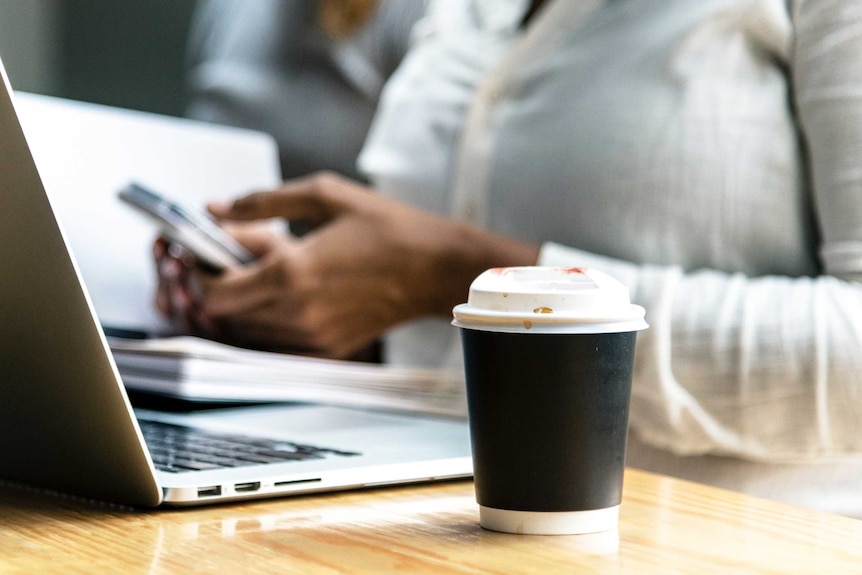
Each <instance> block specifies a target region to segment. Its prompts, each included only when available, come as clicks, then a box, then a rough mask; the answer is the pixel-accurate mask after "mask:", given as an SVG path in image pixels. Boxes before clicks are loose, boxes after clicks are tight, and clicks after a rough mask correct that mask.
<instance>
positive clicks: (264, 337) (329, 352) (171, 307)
mask: <svg viewBox="0 0 862 575" xmlns="http://www.w3.org/2000/svg"><path fill="white" fill-rule="evenodd" d="M211 210H212V211H213V213H214V215H216V216H217V217H220V218H225V219H229V220H233V221H234V222H236V221H249V222H254V221H257V220H260V219H265V218H271V217H283V218H287V219H302V220H305V221H308V222H310V223H311V224H312V225H313V226H314V228H313V230H312V231H311V232H309V233H308V234H306V235H305V236H303V237H302V238H292V237H288V236H281V235H274V234H273V233H272V232H271V231H269V230H261V229H259V228H258V229H249V228H247V227H246V226H240V227H236V226H235V227H234V228H233V229H232V231H233V233H234V234H235V235H236V236H237V238H238V239H239V240H240V241H241V242H243V243H244V244H245V245H246V246H247V247H249V249H251V250H252V251H253V252H254V253H256V254H257V255H258V257H259V259H258V260H257V261H256V262H255V263H254V264H252V265H249V266H243V267H239V268H235V269H230V270H228V271H227V272H225V273H224V274H223V275H221V276H218V277H215V276H210V275H207V274H205V273H202V272H200V271H199V270H195V269H193V268H191V269H189V268H188V267H183V266H182V265H181V262H180V261H178V260H176V259H172V258H165V257H164V256H165V253H164V249H163V248H164V246H162V251H161V253H158V252H157V254H156V255H157V259H159V258H160V257H161V259H162V260H163V261H162V263H161V264H160V268H161V269H162V273H161V274H160V279H161V286H160V288H161V289H160V292H159V298H158V303H159V307H160V309H161V310H162V311H163V312H165V313H166V314H168V315H172V316H176V317H177V318H178V319H180V320H186V326H185V327H186V329H188V330H190V331H193V332H196V333H199V334H201V335H205V336H207V337H213V338H216V339H229V340H232V341H233V342H234V343H238V344H241V345H247V346H251V347H266V348H270V349H272V348H275V349H282V350H292V351H305V352H308V353H312V354H314V355H319V356H326V357H335V358H346V357H351V356H352V354H354V353H355V352H357V351H358V350H360V349H362V348H363V347H365V346H366V345H368V344H370V343H371V342H372V341H374V340H375V339H377V338H379V337H380V336H381V335H382V334H383V333H384V332H385V331H387V330H388V329H390V328H392V327H394V326H396V325H398V324H401V323H403V322H406V321H408V320H411V319H415V318H418V317H424V316H440V317H446V318H449V317H450V316H451V310H452V307H453V306H454V305H456V304H458V303H461V302H462V301H464V298H466V295H467V290H468V288H469V285H470V282H471V281H472V280H473V278H474V277H476V276H477V275H478V274H479V273H481V272H482V271H484V270H485V269H487V268H489V267H495V266H501V265H526V264H533V263H535V261H536V259H537V257H538V246H533V245H530V244H526V243H522V242H518V241H515V240H512V239H509V238H506V237H503V236H499V235H496V234H493V233H491V232H487V231H485V230H481V229H478V228H475V227H472V226H469V225H467V224H464V223H461V222H456V221H452V220H448V219H445V218H442V217H439V216H436V215H433V214H430V213H427V212H424V211H420V210H417V209H415V208H413V207H411V206H408V205H406V204H403V203H401V202H398V201H395V200H393V199H391V198H388V197H385V196H382V195H379V194H376V193H371V192H370V191H369V190H368V188H365V187H364V186H361V185H359V184H356V183H354V182H351V181H350V180H346V179H344V178H341V177H339V176H335V175H333V174H325V173H324V174H318V175H315V176H311V177H307V178H302V179H299V180H293V181H290V182H287V183H285V184H284V186H283V187H282V188H281V189H279V190H276V191H272V192H261V193H254V194H251V195H248V196H245V197H243V198H240V199H238V200H236V201H235V202H232V203H231V204H226V205H222V204H214V205H212V206H211ZM184 270H186V271H184ZM184 274H187V275H188V277H181V276H183V275H184ZM175 280H178V281H175ZM177 285H178V286H180V289H175V287H176V286H177ZM186 285H187V286H189V288H188V289H186V288H185V287H183V286H186Z"/></svg>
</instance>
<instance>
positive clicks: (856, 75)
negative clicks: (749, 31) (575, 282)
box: [539, 0, 862, 462]
mask: <svg viewBox="0 0 862 575" xmlns="http://www.w3.org/2000/svg"><path fill="white" fill-rule="evenodd" d="M792 17H793V21H794V27H795V34H796V35H795V42H794V47H793V53H792V57H791V71H790V72H791V74H790V76H791V77H792V78H793V82H794V84H793V93H794V96H795V105H796V111H797V117H798V120H799V126H800V130H801V133H802V136H803V138H804V139H805V143H806V147H807V152H808V154H809V160H810V170H811V173H810V177H811V181H812V189H813V191H814V197H813V201H814V204H815V206H816V212H817V222H818V225H819V229H820V235H821V246H820V248H821V250H820V251H821V256H822V261H823V269H824V273H823V274H822V275H820V276H818V277H799V278H791V277H779V276H767V277H747V276H744V275H742V274H732V273H723V272H719V271H715V270H697V271H689V272H686V271H684V270H683V269H682V268H680V267H675V266H655V265H637V264H633V263H630V262H624V261H620V260H616V259H612V258H607V257H604V256H599V255H596V254H592V253H587V252H584V251H581V250H577V249H572V248H568V247H564V246H560V245H557V244H551V243H549V244H545V245H544V246H543V248H542V252H541V256H540V259H539V263H540V264H541V265H580V266H591V267H596V268H599V269H603V270H604V271H606V272H607V273H610V274H611V275H614V276H615V277H617V278H618V279H620V281H622V282H623V283H624V284H626V285H627V286H628V288H629V290H630V293H631V296H632V300H633V301H634V302H635V303H638V304H640V305H643V306H644V307H645V308H646V309H647V321H648V322H649V324H650V328H649V329H648V330H646V331H643V332H640V333H639V335H638V344H637V353H636V361H635V377H634V385H633V392H632V405H631V428H632V431H633V432H634V433H636V434H638V436H639V437H640V438H641V439H642V440H643V441H646V442H647V443H649V444H651V445H653V446H655V447H659V448H662V449H665V450H669V451H671V452H674V453H676V454H679V455H695V454H706V453H711V454H718V455H722V454H723V455H732V456H734V457H741V458H747V459H751V460H757V461H772V462H790V461H814V460H824V459H831V458H838V457H846V456H859V455H862V285H860V284H857V283H856V281H857V280H859V279H862V167H860V166H862V60H860V58H859V54H862V4H858V3H852V2H842V1H841V0H816V1H804V0H803V1H798V2H795V3H794V4H793V12H792Z"/></svg>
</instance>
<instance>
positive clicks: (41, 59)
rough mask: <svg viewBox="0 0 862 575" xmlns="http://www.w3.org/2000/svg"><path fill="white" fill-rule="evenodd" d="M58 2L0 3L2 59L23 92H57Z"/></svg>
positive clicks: (1, 0) (24, 0)
mask: <svg viewBox="0 0 862 575" xmlns="http://www.w3.org/2000/svg"><path fill="white" fill-rule="evenodd" d="M58 1H61V0H0V56H2V58H3V63H4V64H5V66H6V71H7V72H8V73H9V78H10V79H11V81H12V84H13V85H14V86H15V87H16V88H18V89H20V90H26V91H28V92H53V91H55V90H57V88H58V87H59V86H58V84H59V78H58V76H57V56H58V54H59V45H58V40H59V36H58V33H59V28H58V26H57V24H58V23H57V7H56V4H57V2H58Z"/></svg>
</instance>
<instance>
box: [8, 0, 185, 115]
mask: <svg viewBox="0 0 862 575" xmlns="http://www.w3.org/2000/svg"><path fill="white" fill-rule="evenodd" d="M193 8H194V0H147V1H144V2H142V1H141V0H0V55H2V57H3V60H4V62H5V64H6V67H7V70H8V72H9V77H10V79H11V80H12V84H13V86H14V87H15V88H17V89H20V90H25V91H29V92H38V93H43V94H49V95H55V96H60V97H64V98H71V99H74V100H85V101H90V102H99V103H103V104H109V105H114V106H120V107H124V108H133V109H139V110H148V111H153V112H160V113H164V114H175V115H180V114H182V111H183V108H184V106H185V92H184V87H183V73H184V54H185V45H186V35H187V33H188V27H189V24H190V21H191V15H192V11H193Z"/></svg>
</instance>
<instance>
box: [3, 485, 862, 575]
mask: <svg viewBox="0 0 862 575" xmlns="http://www.w3.org/2000/svg"><path fill="white" fill-rule="evenodd" d="M0 573H2V574H3V575H12V574H19V573H22V574H23V573H26V574H28V575H29V574H44V573H63V574H68V573H88V574H92V573H118V574H124V575H125V574H136V573H148V574H160V573H180V574H189V573H228V574H243V573H314V574H317V575H328V574H335V573H339V574H345V573H349V574H355V573H374V574H385V573H405V574H422V573H434V574H440V573H462V574H463V573H499V574H513V573H536V574H541V575H548V574H553V573H614V574H616V573H637V574H639V575H650V574H662V575H667V574H672V573H696V574H703V573H722V574H736V573H776V574H781V575H786V574H797V573H818V574H822V573H830V574H838V573H840V574H845V573H862V521H857V520H853V519H847V518H843V517H838V516H835V515H830V514H826V513H818V512H814V511H808V510H804V509H798V508H795V507H789V506H786V505H781V504H777V503H772V502H767V501H763V500H760V499H754V498H751V497H747V496H744V495H738V494H735V493H730V492H727V491H721V490H718V489H713V488H709V487H703V486H699V485H695V484H692V483H687V482H682V481H677V480H673V479H670V478H666V477H662V476H657V475H652V474H648V473H644V472H639V471H635V470H628V471H627V473H626V486H625V497H624V500H623V504H622V511H621V517H620V528H619V532H612V533H610V534H604V535H572V536H526V535H507V534H502V533H493V532H490V531H485V530H483V529H481V528H480V527H479V526H478V510H477V507H476V504H475V501H474V497H473V485H472V483H470V482H469V481H459V482H450V483H442V484H437V485H425V486H413V487H400V488H389V489H376V490H370V491H361V492H350V493H341V494H334V495H327V496H309V497H301V498H294V499H281V500H270V501H258V502H253V503H246V504H241V505H222V506H217V507H208V508H197V509H186V510H160V511H141V510H135V509H126V508H122V507H115V506H110V505H102V504H98V503H92V502H86V501H81V500H75V499H72V498H68V497H62V496H53V495H48V494H43V493H39V492H36V491H28V490H24V489H20V488H14V487H0Z"/></svg>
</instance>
